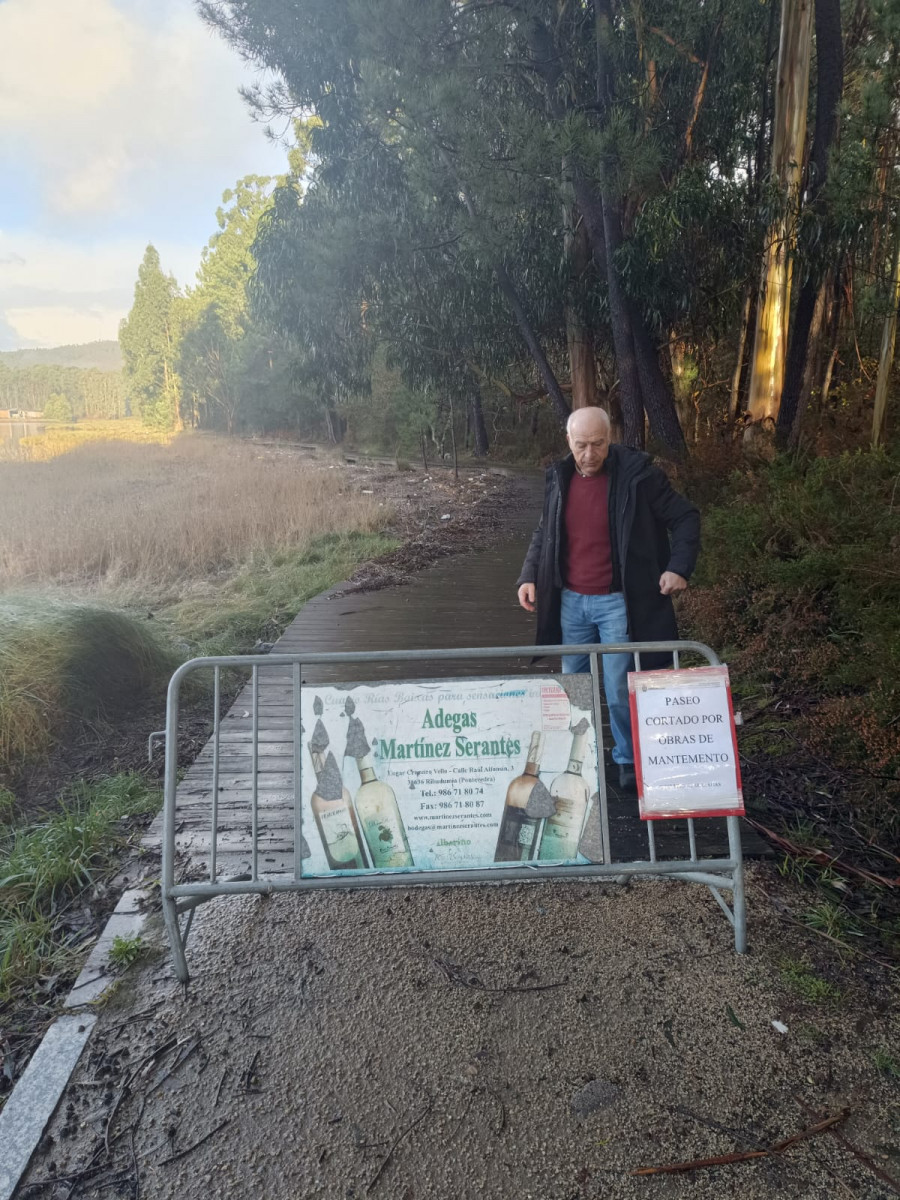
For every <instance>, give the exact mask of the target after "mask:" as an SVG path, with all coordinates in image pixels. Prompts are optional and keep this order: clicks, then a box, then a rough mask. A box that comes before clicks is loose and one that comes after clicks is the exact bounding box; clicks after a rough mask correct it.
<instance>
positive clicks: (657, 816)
mask: <svg viewBox="0 0 900 1200" xmlns="http://www.w3.org/2000/svg"><path fill="white" fill-rule="evenodd" d="M722 666H724V664H722ZM675 669H677V670H679V671H707V670H710V669H712V670H714V671H718V670H719V669H720V668H719V667H712V668H709V667H678V668H675ZM725 671H726V672H727V671H728V668H727V666H726V667H725ZM669 674H671V671H670V670H668V669H666V670H661V671H629V672H628V680H629V687H628V711H629V713H630V715H631V744H632V749H633V750H634V776H635V782H636V784H637V794H638V801H639V802H643V799H644V777H643V772H642V770H641V735H640V726H639V725H638V719H637V690H636V688H635V687H633V686H631V680H632V679H638V678H640V677H642V676H647V675H669ZM725 692H726V694H727V696H728V715H729V717H730V719H731V744H732V746H733V747H734V773H735V781H736V783H737V789H738V792H739V793H740V795H741V801H740V807H739V808H734V807H732V808H704V809H693V810H685V811H683V812H677V813H674V812H673V813H644V812H640V813H639V815H640V818H641V820H642V821H679V820H682V819H684V820H687V819H688V818H689V817H690V818H693V817H743V816H744V815H745V811H746V810H745V808H744V802H743V795H744V788H743V784H742V782H741V760H740V758H739V757H738V744H737V728H736V727H735V724H734V704H733V702H732V699H731V680H730V678H727V679H726V682H725ZM639 807H642V803H639Z"/></svg>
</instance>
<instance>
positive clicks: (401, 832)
mask: <svg viewBox="0 0 900 1200" xmlns="http://www.w3.org/2000/svg"><path fill="white" fill-rule="evenodd" d="M344 711H345V712H346V714H347V716H348V717H349V718H350V723H349V725H348V727H347V748H346V750H345V751H344V755H345V757H349V758H355V759H356V765H357V766H358V767H359V779H360V787H359V791H358V792H357V793H356V797H355V799H354V805H355V807H356V814H357V816H358V817H359V824H360V827H361V829H362V832H363V837H364V838H365V841H366V846H367V848H368V851H369V857H370V858H371V860H372V866H373V867H379V868H382V869H384V868H390V867H411V866H412V865H413V858H412V854H411V853H410V849H409V841H408V840H407V837H406V827H405V826H404V824H403V818H402V817H401V816H400V809H399V808H398V806H397V797H396V796H395V795H394V789H393V788H391V787H390V786H389V785H388V784H386V783H382V782H381V780H379V779H378V777H377V775H376V774H375V767H374V764H373V763H372V747H371V746H370V745H369V743H368V740H367V739H366V731H365V729H364V728H363V723H362V721H361V720H360V719H359V717H357V716H355V715H354V713H355V712H356V705H355V704H354V702H353V700H352V699H351V698H350V697H349V696H348V697H347V703H346V704H345V705H344Z"/></svg>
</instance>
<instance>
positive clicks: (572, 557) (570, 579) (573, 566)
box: [560, 470, 617, 596]
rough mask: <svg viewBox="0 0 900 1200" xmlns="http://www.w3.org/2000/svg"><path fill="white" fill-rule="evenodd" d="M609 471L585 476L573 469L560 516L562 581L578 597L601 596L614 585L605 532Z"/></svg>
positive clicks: (609, 542) (613, 566)
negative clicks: (563, 514) (562, 518)
mask: <svg viewBox="0 0 900 1200" xmlns="http://www.w3.org/2000/svg"><path fill="white" fill-rule="evenodd" d="M609 490H610V477H609V472H608V471H606V470H604V471H601V473H600V474H599V475H593V476H591V477H590V478H586V477H585V476H584V475H579V474H578V472H577V471H576V472H575V474H574V475H573V476H572V482H571V483H570V484H569V490H568V494H567V496H566V507H565V516H564V529H563V544H562V559H561V563H560V566H561V568H562V577H563V583H564V584H565V586H566V587H567V588H569V589H570V590H571V591H573V592H579V593H580V594H581V595H582V596H605V595H607V594H608V593H609V592H612V591H615V590H617V589H616V588H615V587H614V583H615V582H616V581H615V578H614V577H615V576H616V574H617V572H616V570H615V562H614V556H613V547H612V541H611V539H610V533H609Z"/></svg>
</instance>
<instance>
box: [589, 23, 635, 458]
mask: <svg viewBox="0 0 900 1200" xmlns="http://www.w3.org/2000/svg"><path fill="white" fill-rule="evenodd" d="M594 12H595V36H596V52H597V107H598V109H599V111H600V112H601V113H602V115H603V118H604V120H605V119H606V116H607V113H608V109H609V105H610V103H611V101H612V97H613V80H612V65H611V62H610V48H611V43H612V12H611V11H610V6H609V0H595V4H594ZM597 177H598V182H599V184H600V207H601V211H602V217H603V236H602V242H603V247H604V258H605V260H606V283H607V291H608V297H609V320H610V325H611V326H612V335H613V347H614V349H615V353H616V367H617V369H618V372H619V401H620V403H621V405H622V418H623V425H624V428H623V431H622V432H623V439H624V441H625V444H626V445H628V446H634V447H637V448H641V447H643V445H644V397H643V395H642V393H641V381H640V375H639V374H638V365H637V358H636V356H635V347H634V334H633V332H632V329H631V321H630V319H629V306H628V301H627V299H626V296H625V290H624V288H623V286H622V282H621V280H620V279H619V272H618V269H617V267H616V261H615V259H616V253H617V251H618V249H619V247H620V246H621V244H622V212H621V204H620V202H619V198H618V196H616V195H615V191H614V188H613V185H612V180H611V179H610V169H609V163H608V162H607V159H606V156H605V154H600V155H598V156H597ZM589 211H591V210H590V209H585V210H584V212H585V217H586V218H587V217H588V213H589ZM598 232H599V231H598ZM591 235H592V238H594V231H593V229H592V230H591ZM594 240H595V244H596V239H595V238H594Z"/></svg>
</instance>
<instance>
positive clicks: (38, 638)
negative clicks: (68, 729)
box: [0, 598, 177, 764]
mask: <svg viewBox="0 0 900 1200" xmlns="http://www.w3.org/2000/svg"><path fill="white" fill-rule="evenodd" d="M176 664H177V658H176V656H175V655H174V654H173V653H172V652H171V651H170V650H168V649H167V648H166V647H165V646H164V645H163V644H162V643H161V641H160V639H159V638H158V636H157V635H156V633H155V631H154V630H153V628H152V627H150V626H148V625H145V624H143V623H141V622H137V621H135V620H133V619H131V618H130V617H127V616H125V615H124V614H122V613H118V612H115V611H113V610H111V609H104V608H94V607H88V606H85V605H65V604H52V603H48V602H40V603H39V602H37V601H36V600H33V599H30V600H25V599H19V600H16V599H12V598H7V599H5V600H0V763H7V764H9V763H11V762H13V761H15V760H17V759H23V758H27V757H31V756H34V755H36V754H39V753H41V752H42V751H44V750H46V749H47V748H48V747H49V746H50V745H51V744H52V742H53V741H54V740H55V738H56V737H57V736H59V734H60V733H61V732H62V728H61V727H62V726H63V725H64V724H65V723H66V721H67V719H68V720H70V719H72V718H80V719H83V720H97V719H103V718H104V717H106V716H108V715H110V714H112V713H117V714H118V713H122V712H123V711H127V710H128V709H129V708H130V707H132V705H133V704H134V703H135V702H136V701H137V700H141V699H144V698H145V697H146V696H147V695H148V694H152V693H153V692H154V691H156V690H159V689H160V688H161V687H162V686H163V685H164V683H165V680H166V679H167V678H168V676H169V675H170V674H171V672H172V670H173V669H174V667H175V666H176Z"/></svg>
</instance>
